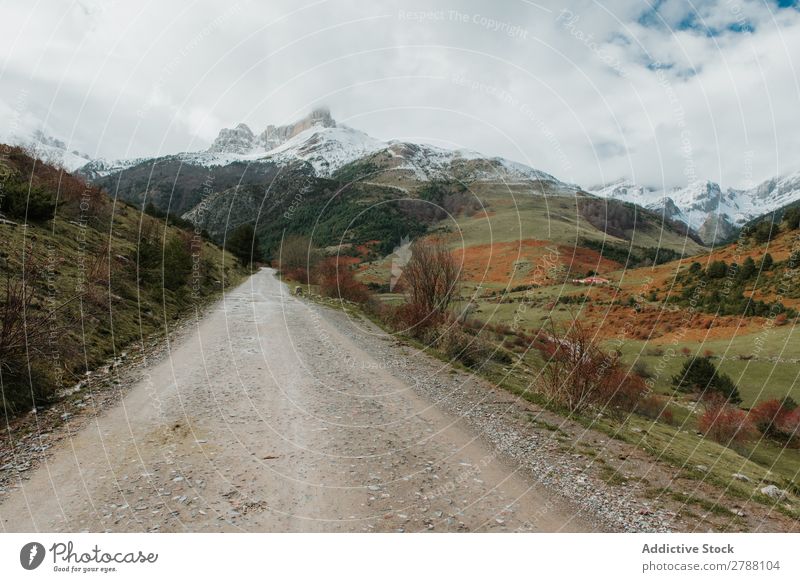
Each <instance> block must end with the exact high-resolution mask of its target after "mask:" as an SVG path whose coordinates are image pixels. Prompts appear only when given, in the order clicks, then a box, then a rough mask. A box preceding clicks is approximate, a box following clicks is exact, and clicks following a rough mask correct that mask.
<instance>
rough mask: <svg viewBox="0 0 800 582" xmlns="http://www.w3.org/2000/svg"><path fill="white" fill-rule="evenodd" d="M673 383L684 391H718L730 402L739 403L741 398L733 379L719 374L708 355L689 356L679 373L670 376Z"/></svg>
mask: <svg viewBox="0 0 800 582" xmlns="http://www.w3.org/2000/svg"><path fill="white" fill-rule="evenodd" d="M672 383H673V385H674V386H675V387H676V388H677V389H678V390H683V391H685V392H701V393H702V392H707V391H709V390H710V391H714V392H719V393H720V394H721V395H722V396H724V397H725V399H726V400H728V401H729V402H731V403H732V404H739V403H740V402H741V401H742V399H741V397H740V396H739V390H738V389H737V388H736V384H734V382H733V380H731V378H730V376H728V375H726V374H721V373H720V372H719V371H718V370H717V367H716V366H715V365H714V363H713V362H712V361H711V359H710V358H708V357H703V358H698V357H694V358H690V359H689V360H687V361H686V362H685V363H684V364H683V368H682V369H681V371H680V373H678V374H677V375H676V376H674V377H673V378H672Z"/></svg>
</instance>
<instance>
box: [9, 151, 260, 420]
mask: <svg viewBox="0 0 800 582" xmlns="http://www.w3.org/2000/svg"><path fill="white" fill-rule="evenodd" d="M0 148H2V152H3V155H2V156H1V157H0V213H2V215H0V233H1V236H0V241H1V242H0V285H2V286H3V287H2V289H0V292H2V293H3V294H4V301H3V304H2V308H1V309H0V366H1V367H2V376H1V378H2V387H3V396H2V403H0V407H2V409H3V410H4V412H5V413H8V414H16V413H19V412H22V411H25V410H30V408H31V406H42V405H46V404H47V403H49V402H51V401H52V400H53V399H54V398H55V397H56V396H57V393H58V390H59V389H62V388H65V387H68V386H72V385H75V384H76V383H78V382H79V381H80V380H81V379H82V378H83V377H84V376H85V374H87V373H88V372H90V371H91V370H92V369H94V368H95V367H97V366H99V365H101V364H102V363H104V362H105V361H106V360H108V359H109V358H111V357H115V356H119V355H120V354H121V353H123V352H125V351H126V350H131V349H135V346H136V345H138V344H141V345H144V343H145V341H146V339H147V338H148V337H149V336H150V335H152V334H154V333H156V332H159V331H162V330H164V328H165V326H168V325H169V324H170V322H172V321H174V320H175V319H176V318H179V317H181V316H182V315H184V314H188V313H191V312H192V311H193V310H194V309H196V308H199V307H200V306H202V305H203V304H204V303H205V302H207V301H208V300H209V299H210V298H212V297H214V296H216V295H217V294H218V293H220V292H221V291H222V289H223V288H225V287H227V286H228V285H231V284H232V283H235V282H236V281H238V280H239V279H240V278H241V277H242V276H243V274H244V273H243V271H242V270H241V268H240V267H239V265H238V264H237V262H236V260H235V259H234V258H233V257H232V256H231V255H229V254H227V253H224V252H223V251H222V250H221V249H219V248H218V247H217V246H216V245H214V244H213V243H211V242H210V241H208V240H204V239H203V238H202V237H201V236H199V235H198V234H197V233H195V232H194V230H186V229H181V228H177V227H175V226H167V225H166V224H165V220H163V219H158V218H155V217H152V216H148V215H146V214H143V213H141V212H139V211H138V210H137V209H135V208H133V207H132V206H130V205H129V204H127V203H123V202H120V201H115V200H112V199H110V198H109V197H108V196H107V195H106V193H105V192H104V191H103V190H102V188H100V187H99V186H94V185H88V184H87V183H86V182H85V181H84V180H83V179H82V178H80V177H77V176H74V175H71V174H69V173H66V172H64V171H62V170H60V169H58V168H55V167H53V166H50V165H47V164H45V163H42V162H40V161H37V160H35V159H33V158H31V157H30V156H29V155H28V154H27V153H26V152H25V151H24V150H22V149H20V148H16V147H9V146H0Z"/></svg>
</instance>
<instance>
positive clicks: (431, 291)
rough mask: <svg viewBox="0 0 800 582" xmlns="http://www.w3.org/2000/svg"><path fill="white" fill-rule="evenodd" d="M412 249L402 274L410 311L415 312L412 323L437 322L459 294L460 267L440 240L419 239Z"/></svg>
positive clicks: (424, 325) (426, 324) (428, 324)
mask: <svg viewBox="0 0 800 582" xmlns="http://www.w3.org/2000/svg"><path fill="white" fill-rule="evenodd" d="M411 250H412V254H411V259H410V260H409V262H408V264H406V265H405V267H404V269H403V274H402V281H403V283H404V288H405V291H406V299H407V304H408V306H409V307H408V311H409V312H410V314H411V315H413V321H412V322H410V323H413V325H415V326H419V327H429V326H432V325H437V324H439V323H441V322H442V321H443V320H444V319H445V315H446V313H447V311H448V309H449V307H450V305H451V303H452V302H453V299H454V298H455V297H456V296H457V295H458V283H459V279H460V275H461V273H460V269H459V266H458V264H457V263H456V261H455V259H454V257H453V254H452V253H451V252H450V250H449V249H448V248H447V245H446V244H445V243H444V241H442V240H441V239H434V240H420V241H417V242H415V243H414V244H413V245H412V247H411Z"/></svg>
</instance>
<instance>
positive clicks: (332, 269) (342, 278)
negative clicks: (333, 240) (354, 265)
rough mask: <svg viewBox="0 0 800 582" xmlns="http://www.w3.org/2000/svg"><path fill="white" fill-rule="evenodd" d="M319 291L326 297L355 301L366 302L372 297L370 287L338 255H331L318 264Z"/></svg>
mask: <svg viewBox="0 0 800 582" xmlns="http://www.w3.org/2000/svg"><path fill="white" fill-rule="evenodd" d="M316 276H317V283H319V292H320V294H321V295H324V296H325V297H335V298H337V299H344V300H346V301H353V302H355V303H366V302H367V300H368V299H369V297H370V293H369V289H368V288H367V286H366V285H364V284H363V283H362V282H361V281H359V280H358V279H356V278H355V275H354V274H353V271H352V270H351V269H350V267H348V266H347V265H346V264H344V263H342V262H340V261H339V260H338V257H330V258H327V259H325V260H323V261H322V262H320V263H319V265H317V268H316Z"/></svg>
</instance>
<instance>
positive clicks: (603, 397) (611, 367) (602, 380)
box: [538, 319, 645, 412]
mask: <svg viewBox="0 0 800 582" xmlns="http://www.w3.org/2000/svg"><path fill="white" fill-rule="evenodd" d="M542 352H543V355H544V356H545V358H546V360H547V363H546V365H545V366H544V368H543V369H542V371H541V375H540V376H539V381H538V384H539V389H540V390H541V391H542V392H543V393H544V394H545V395H547V396H548V397H550V398H552V399H553V400H555V401H556V402H558V403H559V404H561V405H563V406H565V407H566V408H567V409H568V410H570V411H571V412H581V411H583V410H585V409H586V408H587V407H589V406H590V405H596V406H601V407H603V408H606V407H610V408H611V410H614V409H625V410H631V409H633V408H634V407H635V406H636V404H637V403H638V402H639V400H640V399H641V397H642V396H643V394H644V393H645V384H644V382H643V381H642V379H641V378H640V377H639V376H638V375H637V374H636V373H634V372H632V371H629V370H626V369H625V367H624V366H622V364H621V362H620V354H619V353H618V352H605V351H604V350H603V349H602V348H601V347H600V345H599V343H598V342H597V340H596V339H595V337H594V336H593V335H592V333H591V332H590V331H589V330H587V329H586V328H585V327H583V325H581V323H580V321H578V320H576V319H573V321H572V322H571V323H570V324H568V325H567V327H566V328H565V329H564V330H563V331H559V330H558V329H556V327H555V325H553V324H551V330H550V333H549V337H548V339H547V341H546V342H544V348H543V349H542Z"/></svg>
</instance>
